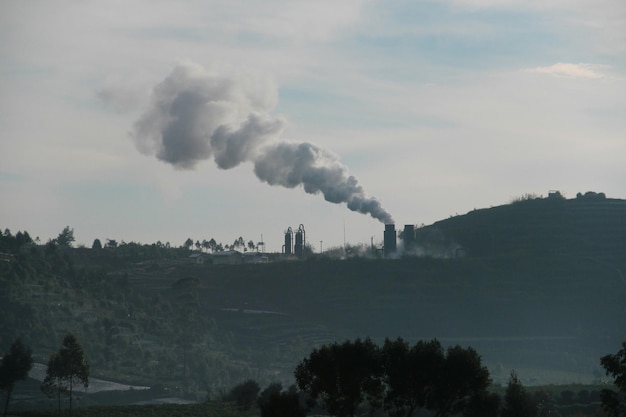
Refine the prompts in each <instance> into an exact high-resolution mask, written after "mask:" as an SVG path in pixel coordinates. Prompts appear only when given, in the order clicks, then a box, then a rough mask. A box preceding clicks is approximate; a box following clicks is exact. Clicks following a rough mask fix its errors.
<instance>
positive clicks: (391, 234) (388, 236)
mask: <svg viewBox="0 0 626 417" xmlns="http://www.w3.org/2000/svg"><path fill="white" fill-rule="evenodd" d="M384 250H385V257H389V256H391V255H392V254H394V253H396V225H395V224H386V225H385V234H384Z"/></svg>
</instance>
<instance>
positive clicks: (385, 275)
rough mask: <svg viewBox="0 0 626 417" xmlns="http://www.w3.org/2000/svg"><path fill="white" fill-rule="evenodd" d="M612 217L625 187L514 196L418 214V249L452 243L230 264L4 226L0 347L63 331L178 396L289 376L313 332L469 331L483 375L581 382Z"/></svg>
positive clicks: (107, 372)
mask: <svg viewBox="0 0 626 417" xmlns="http://www.w3.org/2000/svg"><path fill="white" fill-rule="evenodd" d="M625 219H626V201H623V200H609V199H605V200H602V201H594V202H585V201H575V200H563V199H559V200H556V201H550V200H549V199H541V200H527V201H521V202H518V203H515V204H511V205H507V206H500V207H494V208H490V209H484V210H475V211H473V212H470V213H468V214H466V215H464V216H457V217H454V218H450V219H446V220H443V221H440V222H437V223H435V224H433V225H430V226H425V227H423V228H420V229H418V240H419V244H420V251H422V253H426V252H428V251H430V253H431V254H435V252H437V251H438V253H439V254H442V253H444V252H445V250H447V249H446V248H450V247H453V248H462V250H461V251H458V250H456V249H454V250H452V252H451V253H452V255H455V256H456V257H449V258H446V257H441V258H435V257H432V256H425V257H424V256H423V257H416V256H405V257H401V258H400V259H394V260H391V259H376V258H351V259H345V260H339V259H331V258H328V257H323V256H322V257H320V256H318V257H311V258H309V259H306V260H300V261H281V260H280V258H279V257H276V256H274V257H273V259H274V261H273V262H270V263H268V264H251V265H232V266H227V265H211V264H210V263H205V264H202V265H200V264H195V263H193V262H191V261H190V260H189V259H188V255H189V253H190V252H189V251H187V250H186V249H181V248H172V249H166V248H163V247H159V246H156V245H138V244H133V243H131V244H125V245H120V246H119V247H117V248H103V249H100V250H95V249H85V248H82V249H80V248H79V249H72V248H64V247H58V246H55V245H50V244H47V245H35V244H33V243H29V242H27V239H25V240H24V242H22V244H20V245H16V246H10V245H9V246H7V245H6V243H7V242H8V241H11V242H13V243H15V242H14V240H15V239H13V238H11V239H13V240H11V239H9V237H7V234H6V233H5V236H4V241H3V244H4V247H3V249H2V251H3V252H6V251H7V249H6V248H8V247H10V249H11V251H12V255H13V259H10V260H7V261H4V262H0V284H1V285H2V286H3V288H4V291H3V292H2V293H1V294H0V305H1V306H2V309H3V311H2V320H1V321H0V348H2V350H3V351H4V350H6V349H7V347H8V346H9V345H10V343H11V342H12V341H13V339H14V338H16V337H18V336H21V337H22V338H23V340H24V342H25V343H26V344H28V345H30V346H31V347H32V348H33V351H34V353H35V355H36V359H37V362H39V363H45V362H46V360H47V357H48V355H49V354H50V353H52V352H54V351H55V350H56V349H58V347H59V344H60V341H61V340H62V338H63V336H64V335H65V333H66V332H68V331H71V332H73V333H74V334H76V335H77V337H78V338H79V340H80V341H81V342H82V343H83V346H84V348H85V351H86V353H87V356H88V358H89V360H90V362H91V365H92V375H93V376H97V377H99V378H102V379H109V380H115V381H120V382H124V383H129V384H134V385H142V386H152V387H153V390H150V391H152V393H153V394H154V395H157V394H156V393H157V392H158V393H159V394H158V395H167V396H185V397H187V398H190V399H194V398H195V399H202V398H204V397H205V396H206V395H207V393H208V394H209V395H211V396H215V395H216V393H218V392H219V391H220V390H224V389H227V388H228V387H230V386H232V385H234V384H235V383H238V382H241V381H242V380H244V379H247V378H254V379H257V380H258V381H260V382H261V383H262V384H266V383H269V382H271V381H276V380H280V381H283V382H287V383H288V382H290V379H291V376H292V371H293V368H294V367H295V365H296V364H297V362H298V361H299V360H300V359H302V358H303V357H304V356H306V355H307V354H308V353H310V351H311V350H312V349H313V348H314V347H315V346H319V345H320V344H324V343H329V342H331V341H335V340H338V341H342V340H345V339H348V338H356V337H367V336H369V337H372V338H373V339H374V340H375V341H382V340H384V338H385V337H389V338H396V337H398V336H402V337H404V338H406V339H409V340H412V341H413V340H417V339H427V338H435V337H436V338H439V339H440V340H442V342H444V344H456V343H459V344H462V345H464V346H467V345H469V346H473V347H475V348H476V349H477V350H478V351H479V352H480V353H481V354H482V355H483V359H484V361H485V362H486V364H487V365H488V366H489V368H490V370H491V372H492V376H493V377H494V380H495V381H496V382H504V381H506V379H507V378H508V375H509V371H510V370H511V369H515V370H517V371H518V373H519V374H520V375H521V376H522V378H523V380H524V382H525V383H527V384H545V383H570V382H573V383H582V382H591V381H593V380H600V379H601V378H602V377H603V373H602V371H601V368H600V365H599V357H600V356H602V355H604V354H606V353H610V352H613V351H615V350H616V349H617V348H618V346H619V343H620V342H621V340H623V338H624V337H625V335H624V329H626V309H625V307H626V292H625V290H626V285H625V282H624V278H623V273H622V271H626V259H625V258H626V257H624V256H623V254H624V253H626V251H625V249H626V247H625V239H626V221H625ZM9 236H11V235H10V234H9ZM29 395H31V396H32V397H33V398H36V397H37V392H36V390H34V391H31V392H30V394H29ZM134 395H135V396H136V395H139V394H138V393H135V394H134ZM42 401H43V402H45V401H46V400H42ZM85 401H87V400H85ZM89 401H97V400H96V399H91V400H89ZM108 401H111V399H110V398H109V399H108Z"/></svg>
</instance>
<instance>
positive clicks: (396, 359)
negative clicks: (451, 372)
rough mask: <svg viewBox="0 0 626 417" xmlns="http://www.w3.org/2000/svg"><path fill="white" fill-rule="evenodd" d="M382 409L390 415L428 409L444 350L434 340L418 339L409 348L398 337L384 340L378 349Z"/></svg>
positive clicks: (407, 415)
mask: <svg viewBox="0 0 626 417" xmlns="http://www.w3.org/2000/svg"><path fill="white" fill-rule="evenodd" d="M382 358H383V366H384V371H385V383H386V385H387V391H386V395H385V402H384V403H385V409H386V410H387V411H388V412H389V415H390V416H392V417H405V416H406V417H409V416H411V415H412V414H413V413H414V412H415V411H416V410H417V409H418V408H430V402H429V401H431V400H432V398H431V394H432V393H433V391H434V388H435V386H436V383H437V381H436V379H435V378H436V376H437V373H438V372H439V370H440V369H441V368H442V367H443V363H444V360H445V356H444V351H443V348H442V347H441V344H440V343H439V342H438V341H437V340H432V341H429V342H424V341H419V342H417V343H416V344H415V346H413V347H411V348H409V345H408V344H407V342H405V341H404V340H403V339H402V338H398V339H397V340H395V341H391V340H389V339H387V340H385V344H384V345H383V349H382Z"/></svg>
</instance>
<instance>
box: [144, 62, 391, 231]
mask: <svg viewBox="0 0 626 417" xmlns="http://www.w3.org/2000/svg"><path fill="white" fill-rule="evenodd" d="M277 97H278V94H277V89H276V87H275V86H274V85H273V84H272V83H271V82H269V81H268V80H263V79H258V78H256V79H255V78H251V77H249V76H248V77H245V76H231V77H224V76H220V75H218V74H215V73H211V72H208V71H207V70H205V69H204V68H202V67H200V66H198V65H196V64H193V63H182V64H179V65H178V66H176V68H174V70H173V71H172V73H171V74H170V75H168V76H167V77H166V78H165V80H163V81H162V82H161V83H160V84H158V85H157V86H156V87H155V88H154V91H153V94H152V101H151V103H150V106H149V108H148V110H147V111H146V112H145V113H144V114H143V115H142V116H141V117H140V118H139V120H137V122H135V124H134V127H133V131H132V137H133V139H134V141H135V144H136V146H137V148H138V149H139V151H140V152H142V153H144V154H147V155H155V156H156V157H157V158H158V159H159V160H161V161H163V162H167V163H169V164H172V165H173V166H174V167H175V168H177V169H191V168H193V167H194V166H196V164H197V163H198V162H200V161H203V160H206V159H210V158H213V160H214V161H215V163H216V164H217V166H218V167H219V168H221V169H230V168H234V167H236V166H237V165H239V164H241V163H242V162H251V163H252V164H253V165H254V173H255V174H256V176H257V177H258V178H259V179H260V180H261V181H263V182H266V183H268V184H270V185H280V186H283V187H287V188H296V187H299V186H302V187H303V188H304V191H305V192H307V193H310V194H318V193H322V195H323V196H324V198H325V199H326V200H327V201H330V202H332V203H345V204H346V205H347V206H348V208H349V209H350V210H353V211H357V212H359V213H363V214H369V215H371V216H372V217H374V218H375V219H378V220H379V221H381V222H383V223H392V222H393V220H392V218H391V216H390V215H389V213H387V212H386V211H385V210H384V209H383V207H382V206H381V204H380V203H379V202H378V200H376V199H375V198H371V197H368V196H367V195H366V193H365V191H364V190H363V187H362V186H361V185H359V183H358V181H357V179H356V178H355V177H354V176H352V175H349V172H348V169H347V167H346V166H345V165H343V164H342V163H341V162H340V161H339V158H338V157H337V156H336V155H335V154H333V153H331V152H329V151H328V150H326V149H323V148H320V147H319V146H316V145H314V144H311V143H307V142H302V143H298V142H291V141H285V140H283V139H282V138H281V135H282V133H283V131H284V130H285V126H286V122H285V120H284V119H283V118H281V117H275V116H272V115H271V114H270V113H271V111H272V110H273V109H274V108H275V106H276V103H277Z"/></svg>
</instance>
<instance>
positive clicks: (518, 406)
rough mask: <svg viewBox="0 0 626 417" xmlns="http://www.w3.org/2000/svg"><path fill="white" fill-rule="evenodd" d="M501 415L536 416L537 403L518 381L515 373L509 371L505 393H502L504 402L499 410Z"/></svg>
mask: <svg viewBox="0 0 626 417" xmlns="http://www.w3.org/2000/svg"><path fill="white" fill-rule="evenodd" d="M501 416H502V417H535V416H537V405H536V404H535V402H534V401H533V399H532V397H531V395H530V394H529V393H528V392H526V389H525V388H524V386H523V385H522V383H521V382H520V380H519V378H518V377H517V374H516V373H515V372H511V377H510V378H509V383H508V384H507V388H506V393H505V394H504V404H503V408H502V412H501Z"/></svg>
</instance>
